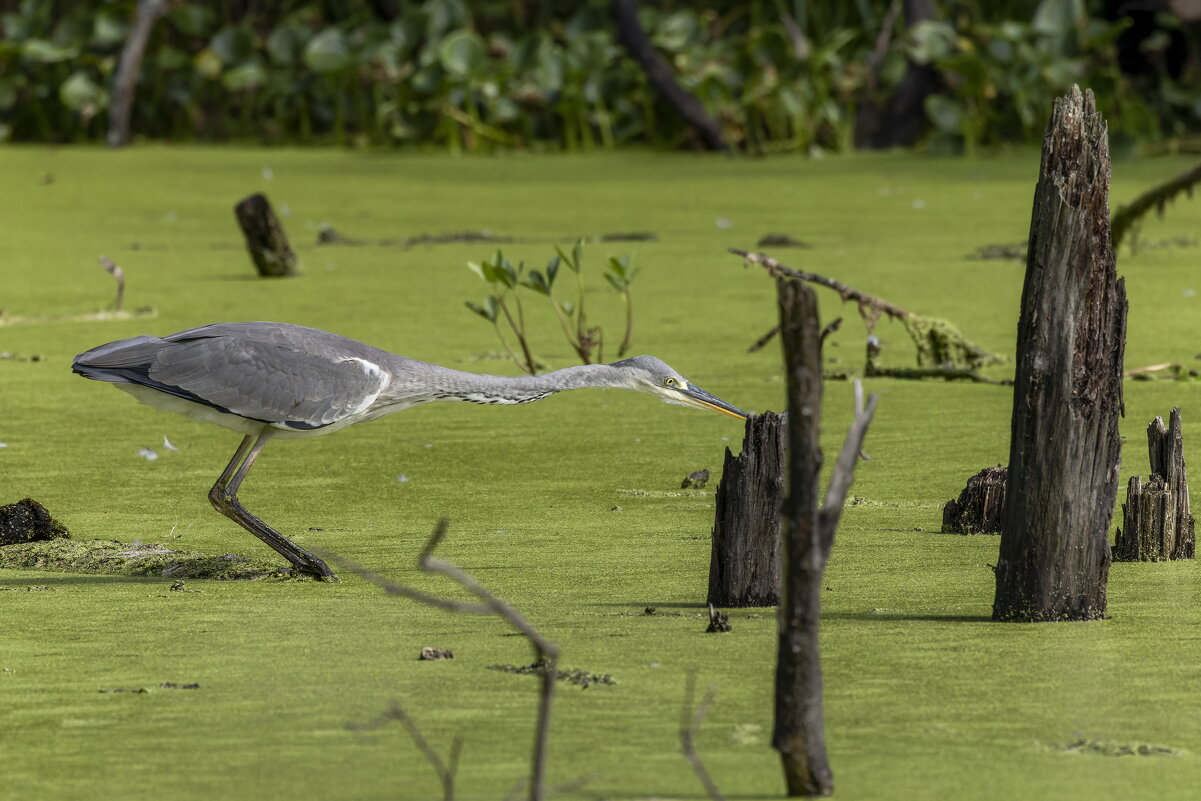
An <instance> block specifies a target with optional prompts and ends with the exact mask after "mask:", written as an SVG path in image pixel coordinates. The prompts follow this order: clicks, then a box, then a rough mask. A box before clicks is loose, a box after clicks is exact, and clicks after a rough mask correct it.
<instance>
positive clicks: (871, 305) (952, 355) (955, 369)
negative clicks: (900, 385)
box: [729, 248, 1005, 383]
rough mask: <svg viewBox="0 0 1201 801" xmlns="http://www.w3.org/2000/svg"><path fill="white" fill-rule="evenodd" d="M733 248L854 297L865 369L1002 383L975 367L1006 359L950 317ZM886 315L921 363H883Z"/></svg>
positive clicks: (770, 267)
mask: <svg viewBox="0 0 1201 801" xmlns="http://www.w3.org/2000/svg"><path fill="white" fill-rule="evenodd" d="M729 252H730V253H733V254H734V255H736V256H741V257H742V259H743V261H744V262H745V263H746V264H758V265H760V266H761V267H763V268H764V269H765V270H767V272H768V274H769V275H771V276H773V277H775V278H793V279H797V280H800V281H804V282H806V283H811V284H817V285H818V286H824V287H827V288H828V289H833V290H834V291H835V292H837V293H838V296H839V297H840V298H842V300H843V302H846V301H854V302H855V304H856V305H857V307H858V310H859V316H860V317H861V318H862V319H863V324H864V326H865V327H866V328H867V333H868V337H867V349H866V358H865V361H864V369H863V375H864V376H866V377H873V376H874V377H888V378H908V379H921V378H943V379H946V380H948V381H949V380H955V379H963V380H968V381H976V382H980V383H998V382H995V381H991V380H989V379H987V378H984V377H982V376H980V375H978V374H977V372H976V371H977V370H978V369H979V368H981V367H985V366H988V365H992V364H1001V363H1003V362H1004V361H1005V360H1004V359H1003V358H1001V357H1000V356H997V355H996V354H994V353H990V352H989V351H987V350H985V349H984V348H982V347H980V346H979V345H977V344H975V343H974V342H972V341H970V340H968V339H967V338H966V337H965V336H964V335H963V334H962V333H960V331H959V329H958V328H956V327H955V326H954V325H952V324H951V323H949V322H947V321H946V320H940V319H938V318H935V317H927V316H925V315H922V314H917V313H916V312H912V311H910V310H908V309H903V308H901V307H900V306H897V305H896V304H895V303H889V302H888V301H886V300H884V299H883V298H880V297H877V296H875V295H870V294H868V293H867V292H862V291H860V290H858V289H855V288H854V287H852V286H850V285H848V284H844V283H843V282H842V281H838V280H835V279H833V278H828V277H826V276H824V275H818V274H817V273H808V272H804V271H803V270H796V269H793V268H792V267H789V266H787V265H784V264H781V263H780V262H778V261H776V260H775V259H773V258H772V257H771V256H768V255H767V254H766V253H750V252H748V251H745V250H740V249H738V248H729ZM882 316H885V317H888V318H890V319H893V320H898V321H900V323H901V325H903V326H904V327H905V333H907V334H908V335H909V338H910V339H911V340H913V345H914V348H916V350H917V354H916V355H917V368H916V369H914V368H894V367H880V366H879V365H878V364H877V361H876V359H877V357H878V356H879V355H880V340H879V338H878V337H876V336H875V334H874V331H875V328H876V323H877V322H878V321H879V319H880V318H881V317H882ZM832 325H833V324H832ZM779 331H780V327H779V326H778V325H777V326H774V327H773V328H772V329H771V330H770V331H768V332H767V333H766V334H764V335H763V336H761V337H760V338H759V339H758V340H757V341H756V342H755V344H753V345H751V347H750V348H749V351H748V352H750V353H754V352H755V351H757V350H759V349H761V348H762V347H763V346H765V345H766V344H767V343H768V342H770V341H771V340H772V338H773V337H774V336H775V335H776V334H777V333H779ZM823 338H824V335H823ZM999 383H1005V382H999Z"/></svg>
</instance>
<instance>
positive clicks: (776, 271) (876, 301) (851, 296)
mask: <svg viewBox="0 0 1201 801" xmlns="http://www.w3.org/2000/svg"><path fill="white" fill-rule="evenodd" d="M729 252H730V253H733V254H734V255H735V256H741V257H742V259H743V261H745V262H746V263H747V264H758V265H761V266H762V267H763V269H765V270H767V272H768V273H769V274H771V276H772V277H773V278H778V277H780V276H787V277H789V278H797V279H800V280H801V281H808V282H810V283H813V284H819V285H821V286H824V287H827V288H829V289H833V290H834V291H835V292H837V293H838V295H839V297H841V298H842V299H843V301H848V300H853V301H855V302H856V303H858V304H859V313H860V314H861V315H863V316H864V317H865V319H866V318H867V317H868V316H869V315H870V314H871V313H872V312H875V313H876V316H878V315H879V313H880V312H883V313H884V314H887V315H888V316H889V317H892V318H893V319H895V320H905V319H907V318H909V317H912V316H913V312H911V311H909V310H908V309H902V308H901V307H900V306H896V305H894V304H892V303H889V302H888V301H886V300H884V299H883V298H878V297H876V296H875V295H869V294H867V293H866V292H860V291H859V290H858V289H855V288H854V287H852V286H848V285H846V284H844V283H842V282H841V281H836V280H834V279H833V278H827V277H825V276H824V275H818V274H817V273H807V272H804V271H802V270H794V269H793V268H791V267H788V266H787V265H784V264H781V263H780V262H778V261H776V260H775V259H773V258H772V257H771V256H768V255H767V254H766V253H750V252H748V251H745V250H739V249H738V248H729Z"/></svg>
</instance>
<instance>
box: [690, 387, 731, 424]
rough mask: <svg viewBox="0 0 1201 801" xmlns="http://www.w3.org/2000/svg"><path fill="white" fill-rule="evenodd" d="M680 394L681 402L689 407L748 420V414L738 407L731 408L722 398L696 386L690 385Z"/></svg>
mask: <svg viewBox="0 0 1201 801" xmlns="http://www.w3.org/2000/svg"><path fill="white" fill-rule="evenodd" d="M680 394H681V397H680V401H681V402H682V403H684V404H685V405H687V406H695V407H696V408H698V409H711V410H712V411H715V412H721V413H722V414H728V415H729V416H730V417H737V418H738V419H739V420H745V419H746V412H744V411H742V410H741V409H739V408H738V407H737V406H731V405H730V404H728V403H726V402H725V401H724V400H722V399H721V398H718V397H716V396H714V395H710V394H709V393H708V392H706V391H705V390H703V389H701V388H700V387H698V386H696V385H694V384H689V385H688V387H687V388H686V389H684V390H682V391H681V393H680Z"/></svg>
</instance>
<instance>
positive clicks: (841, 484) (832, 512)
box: [820, 379, 876, 554]
mask: <svg viewBox="0 0 1201 801" xmlns="http://www.w3.org/2000/svg"><path fill="white" fill-rule="evenodd" d="M875 412H876V396H875V395H872V396H871V397H870V398H868V399H867V406H866V408H865V407H864V404H863V388H862V386H861V385H860V383H859V380H858V379H856V380H855V419H854V421H853V422H852V423H851V427H850V428H849V429H848V430H847V436H846V439H845V440H844V441H843V444H842V450H841V451H840V452H839V454H838V461H836V462H835V463H834V471H833V473H831V474H830V483H829V485H828V486H827V487H826V497H825V500H824V501H823V502H822V509H821V513H820V515H821V536H822V540H823V549H822V552H823V553H825V554H829V552H830V545H831V544H832V543H833V539H834V531H835V529H836V528H838V518H839V517H841V516H842V507H843V503H844V502H845V501H846V497H847V492H848V491H850V489H851V481H852V480H853V478H854V474H855V463H856V462H857V461H858V459H859V454H860V452H861V451H862V449H863V439H864V437H866V436H867V428H868V426H869V425H870V424H871V422H872V415H874V414H875ZM826 540H829V543H827V542H826Z"/></svg>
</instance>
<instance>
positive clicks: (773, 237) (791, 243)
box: [755, 234, 813, 248]
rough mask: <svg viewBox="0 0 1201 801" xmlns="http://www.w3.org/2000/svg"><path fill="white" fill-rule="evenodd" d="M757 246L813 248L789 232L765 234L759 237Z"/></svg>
mask: <svg viewBox="0 0 1201 801" xmlns="http://www.w3.org/2000/svg"><path fill="white" fill-rule="evenodd" d="M755 247H760V248H811V247H813V245H810V244H809V243H808V242H802V241H801V240H799V239H793V238H792V237H791V236H789V235H788V234H764V235H763V236H761V237H759V241H758V242H757V243H756V244H755Z"/></svg>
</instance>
